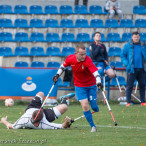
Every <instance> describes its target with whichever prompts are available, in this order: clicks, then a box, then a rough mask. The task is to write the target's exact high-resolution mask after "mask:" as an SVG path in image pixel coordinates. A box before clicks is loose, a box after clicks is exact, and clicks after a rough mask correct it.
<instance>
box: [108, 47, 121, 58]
mask: <svg viewBox="0 0 146 146" xmlns="http://www.w3.org/2000/svg"><path fill="white" fill-rule="evenodd" d="M108 56H110V57H111V56H115V57H116V56H121V48H119V47H110V48H109V50H108Z"/></svg>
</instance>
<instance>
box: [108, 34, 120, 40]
mask: <svg viewBox="0 0 146 146" xmlns="http://www.w3.org/2000/svg"><path fill="white" fill-rule="evenodd" d="M107 41H111V42H120V41H121V38H120V35H119V34H118V33H108V34H107Z"/></svg>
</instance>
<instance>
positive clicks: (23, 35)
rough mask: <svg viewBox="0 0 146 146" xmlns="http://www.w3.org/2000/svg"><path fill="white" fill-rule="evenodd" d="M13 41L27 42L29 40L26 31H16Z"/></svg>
mask: <svg viewBox="0 0 146 146" xmlns="http://www.w3.org/2000/svg"><path fill="white" fill-rule="evenodd" d="M15 41H16V42H28V41H30V40H29V38H28V34H27V33H26V32H17V33H16V34H15Z"/></svg>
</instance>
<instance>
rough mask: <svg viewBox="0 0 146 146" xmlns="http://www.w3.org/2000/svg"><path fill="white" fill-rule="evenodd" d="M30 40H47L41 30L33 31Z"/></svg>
mask: <svg viewBox="0 0 146 146" xmlns="http://www.w3.org/2000/svg"><path fill="white" fill-rule="evenodd" d="M30 40H31V41H32V42H43V41H45V39H44V34H43V33H39V32H33V33H31V36H30Z"/></svg>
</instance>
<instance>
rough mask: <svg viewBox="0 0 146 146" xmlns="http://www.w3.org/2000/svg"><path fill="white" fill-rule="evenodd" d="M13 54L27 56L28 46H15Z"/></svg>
mask: <svg viewBox="0 0 146 146" xmlns="http://www.w3.org/2000/svg"><path fill="white" fill-rule="evenodd" d="M15 55H16V56H29V52H28V48H27V47H23V46H20V47H16V48H15Z"/></svg>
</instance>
